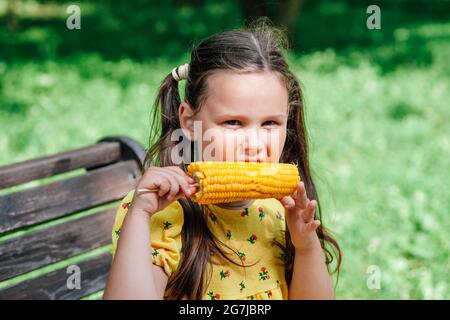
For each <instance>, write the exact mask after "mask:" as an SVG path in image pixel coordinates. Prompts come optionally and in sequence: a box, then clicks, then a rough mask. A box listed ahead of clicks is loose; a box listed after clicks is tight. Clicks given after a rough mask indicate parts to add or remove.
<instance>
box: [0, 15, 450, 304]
mask: <svg viewBox="0 0 450 320" xmlns="http://www.w3.org/2000/svg"><path fill="white" fill-rule="evenodd" d="M449 40H450V24H444V23H424V24H422V25H418V26H414V27H411V28H410V29H404V30H403V31H402V30H400V33H398V34H397V39H396V42H393V43H390V44H386V45H385V46H379V47H376V48H372V49H365V50H362V49H358V48H353V49H348V50H347V51H342V52H338V53H337V52H336V51H335V50H333V49H328V50H320V51H316V52H312V53H308V54H305V55H299V54H296V55H289V61H290V63H291V66H292V68H293V69H294V70H295V73H296V74H297V76H298V77H299V79H300V80H301V82H302V84H303V88H304V92H305V101H306V108H307V121H308V127H309V130H310V140H311V141H310V152H311V155H310V157H311V161H312V167H313V171H314V174H315V177H316V180H317V182H316V183H317V184H318V187H319V195H320V196H321V201H322V206H323V208H324V217H325V219H324V223H325V225H326V226H328V227H329V228H330V229H331V230H333V231H335V234H336V236H337V238H338V240H339V242H340V244H341V246H342V250H343V254H344V261H343V266H342V271H341V277H340V280H339V286H338V291H337V297H338V298H343V299H345V298H370V299H381V298H386V299H407V298H418V299H422V298H428V299H430V298H431V299H432V298H447V299H448V298H450V288H449V283H448V270H450V258H449V252H450V240H449V236H448V232H449V230H450V223H449V222H448V221H449V220H448V218H447V216H448V214H449V213H450V197H449V191H448V190H449V187H450V182H449V180H448V179H449V176H448V173H449V168H450V125H449V119H450V106H449V101H450V80H449V79H450V66H449V64H448V61H450V59H449V52H450V42H449ZM417 41H418V42H417ZM419 47H420V50H418V49H417V48H419ZM416 50H417V51H416ZM405 57H406V58H405ZM186 58H187V55H186ZM184 62H185V60H184V59H181V58H180V59H178V60H177V61H176V62H172V61H171V62H169V60H168V59H164V58H161V59H160V60H154V61H150V62H136V61H133V60H129V59H121V60H118V61H107V60H105V59H104V58H102V57H100V56H98V55H95V54H85V55H80V56H78V57H72V58H67V59H62V60H54V61H51V60H49V61H43V62H33V61H31V60H24V61H20V62H14V63H6V62H1V61H0V128H1V132H2V134H1V135H0V155H1V156H0V165H5V164H9V163H13V162H17V161H22V160H26V159H30V158H33V157H38V156H43V155H48V154H52V153H56V152H60V151H65V150H69V149H73V148H76V147H81V146H84V145H88V144H92V143H94V142H95V141H97V140H98V139H100V138H101V137H104V136H107V135H126V136H130V137H132V138H135V139H137V140H138V141H140V142H141V143H143V144H145V145H146V147H148V141H147V140H148V134H149V130H150V128H149V116H150V107H151V104H152V102H153V99H154V97H155V93H156V90H157V88H158V85H159V83H160V81H161V80H162V78H163V77H164V76H165V75H166V74H168V73H169V72H170V71H171V69H172V68H173V67H174V65H176V64H181V63H184ZM370 266H375V267H376V268H379V270H380V272H381V287H380V289H379V290H377V289H375V290H371V289H370V288H368V286H367V281H368V279H369V280H370V274H369V273H368V270H371V269H370V268H369V267H370ZM368 268H369V269H368Z"/></svg>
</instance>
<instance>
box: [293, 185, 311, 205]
mask: <svg viewBox="0 0 450 320" xmlns="http://www.w3.org/2000/svg"><path fill="white" fill-rule="evenodd" d="M296 193H297V194H296V199H295V206H296V207H297V208H299V209H305V208H306V206H307V205H308V202H309V201H308V197H307V196H306V190H305V185H304V183H303V181H300V182H299V183H298V185H297V190H296Z"/></svg>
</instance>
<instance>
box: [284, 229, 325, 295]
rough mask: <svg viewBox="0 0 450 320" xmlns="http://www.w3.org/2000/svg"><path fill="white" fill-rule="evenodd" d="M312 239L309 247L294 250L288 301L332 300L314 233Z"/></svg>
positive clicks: (319, 247) (317, 240)
mask: <svg viewBox="0 0 450 320" xmlns="http://www.w3.org/2000/svg"><path fill="white" fill-rule="evenodd" d="M314 238H315V239H314V240H313V241H312V243H311V247H309V248H307V249H306V248H305V249H303V250H301V249H296V250H295V258H294V269H293V273H292V280H291V284H290V286H289V300H303V299H321V300H325V299H327V300H328V299H334V293H333V284H332V282H331V278H330V276H329V274H328V270H327V267H326V264H325V257H324V254H323V251H322V248H321V246H320V242H319V238H318V237H317V235H316V233H314Z"/></svg>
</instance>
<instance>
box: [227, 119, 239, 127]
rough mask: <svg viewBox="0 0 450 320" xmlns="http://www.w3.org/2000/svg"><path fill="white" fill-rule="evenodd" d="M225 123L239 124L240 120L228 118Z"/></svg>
mask: <svg viewBox="0 0 450 320" xmlns="http://www.w3.org/2000/svg"><path fill="white" fill-rule="evenodd" d="M224 123H226V124H229V125H232V126H237V125H239V124H240V122H239V120H227V121H225V122H224Z"/></svg>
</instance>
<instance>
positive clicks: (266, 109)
mask: <svg viewBox="0 0 450 320" xmlns="http://www.w3.org/2000/svg"><path fill="white" fill-rule="evenodd" d="M207 83H208V87H207V93H206V99H205V101H204V104H203V105H202V107H201V109H200V111H199V112H198V113H197V114H196V115H195V116H193V112H192V109H191V108H190V106H189V104H187V103H185V102H183V103H182V104H181V105H180V108H179V117H180V124H181V127H182V129H183V130H187V131H188V132H189V134H190V135H191V138H193V139H194V140H196V141H197V142H198V143H200V142H201V147H200V152H201V159H199V160H202V161H212V160H214V161H250V162H256V161H258V162H279V159H280V156H281V152H282V150H283V146H284V143H285V140H286V127H287V120H288V92H287V89H286V86H285V84H284V83H283V81H282V80H281V76H280V75H279V74H278V73H275V72H253V73H245V74H239V73H236V72H233V71H229V70H221V71H217V72H215V73H214V74H212V75H211V76H210V77H209V78H208V80H207ZM199 125H201V132H200V130H194V127H196V128H197V129H198V128H199ZM200 135H201V136H200Z"/></svg>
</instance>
